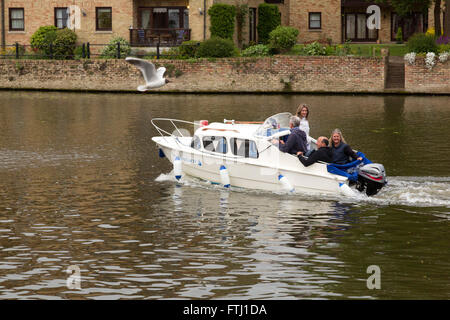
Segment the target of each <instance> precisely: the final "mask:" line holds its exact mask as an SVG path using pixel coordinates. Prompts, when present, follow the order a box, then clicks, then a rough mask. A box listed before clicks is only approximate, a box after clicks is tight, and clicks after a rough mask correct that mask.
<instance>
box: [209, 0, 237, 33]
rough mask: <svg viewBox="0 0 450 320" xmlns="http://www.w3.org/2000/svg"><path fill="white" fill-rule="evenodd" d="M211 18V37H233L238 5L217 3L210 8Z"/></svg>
mask: <svg viewBox="0 0 450 320" xmlns="http://www.w3.org/2000/svg"><path fill="white" fill-rule="evenodd" d="M208 14H209V17H210V20H211V27H210V28H209V30H210V31H211V37H219V38H223V39H233V33H234V21H235V17H236V7H235V6H232V5H229V4H223V3H216V4H213V5H212V6H211V8H209V10H208Z"/></svg>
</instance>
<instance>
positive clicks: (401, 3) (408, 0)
mask: <svg viewBox="0 0 450 320" xmlns="http://www.w3.org/2000/svg"><path fill="white" fill-rule="evenodd" d="M366 1H370V2H373V0H366ZM439 1H440V0H439ZM431 2H432V0H375V3H384V4H389V5H391V6H392V8H394V10H395V12H396V13H397V14H398V15H399V16H401V17H404V16H407V15H408V14H411V13H413V12H417V11H422V12H425V11H427V10H428V8H429V7H430V6H431Z"/></svg>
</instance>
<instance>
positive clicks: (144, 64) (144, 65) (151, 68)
mask: <svg viewBox="0 0 450 320" xmlns="http://www.w3.org/2000/svg"><path fill="white" fill-rule="evenodd" d="M125 60H126V61H127V62H128V63H131V64H132V65H134V66H136V67H137V68H138V69H139V70H141V72H142V75H143V76H144V79H145V82H146V83H149V82H152V81H154V80H156V79H157V77H156V70H155V65H154V64H153V63H151V62H148V61H146V60H143V59H139V58H132V57H127V58H126V59H125Z"/></svg>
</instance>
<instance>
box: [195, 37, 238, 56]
mask: <svg viewBox="0 0 450 320" xmlns="http://www.w3.org/2000/svg"><path fill="white" fill-rule="evenodd" d="M235 55H236V47H235V46H234V42H233V40H231V39H222V38H211V39H208V40H206V41H203V42H202V43H200V45H199V47H198V49H197V57H198V58H224V57H233V56H235Z"/></svg>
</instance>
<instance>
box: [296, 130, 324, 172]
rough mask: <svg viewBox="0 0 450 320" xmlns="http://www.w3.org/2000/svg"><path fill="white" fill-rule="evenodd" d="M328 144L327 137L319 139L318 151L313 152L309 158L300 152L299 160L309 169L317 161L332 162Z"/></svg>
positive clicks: (298, 154)
mask: <svg viewBox="0 0 450 320" xmlns="http://www.w3.org/2000/svg"><path fill="white" fill-rule="evenodd" d="M328 144H329V142H328V139H327V138H326V137H319V138H318V139H317V150H313V151H312V152H311V154H310V155H309V157H307V158H306V157H305V156H304V155H303V153H302V152H300V151H299V152H298V153H297V156H298V159H299V160H300V162H301V163H302V164H303V165H304V166H305V167H309V166H310V165H312V164H313V163H316V162H317V161H323V162H331V148H329V147H328Z"/></svg>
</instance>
